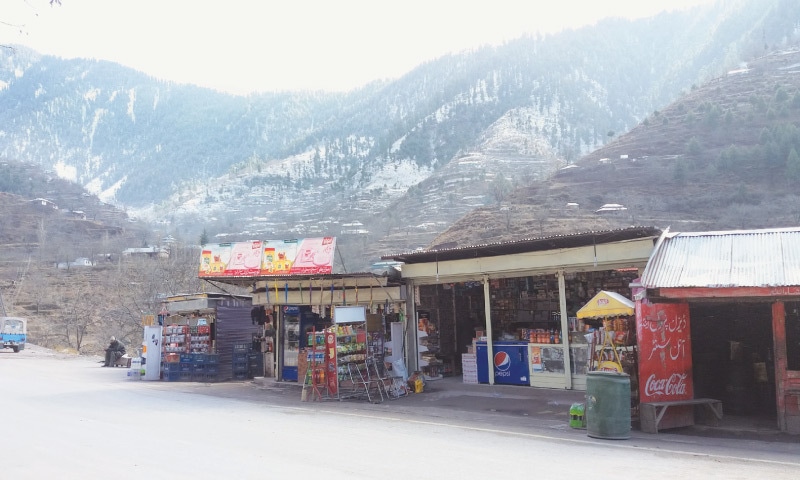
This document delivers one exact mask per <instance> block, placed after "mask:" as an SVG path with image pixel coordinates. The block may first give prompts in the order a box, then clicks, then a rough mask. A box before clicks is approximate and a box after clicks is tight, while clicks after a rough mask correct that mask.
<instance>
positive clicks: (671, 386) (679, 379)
mask: <svg viewBox="0 0 800 480" xmlns="http://www.w3.org/2000/svg"><path fill="white" fill-rule="evenodd" d="M687 376H688V375H686V374H685V373H673V374H672V375H670V376H669V377H668V378H663V377H662V378H659V377H656V375H655V374H652V375H650V376H649V377H647V381H646V382H645V383H644V392H643V393H644V395H646V396H647V397H650V398H652V397H656V396H661V395H663V396H666V397H671V398H677V397H679V396H684V395H686V377H687Z"/></svg>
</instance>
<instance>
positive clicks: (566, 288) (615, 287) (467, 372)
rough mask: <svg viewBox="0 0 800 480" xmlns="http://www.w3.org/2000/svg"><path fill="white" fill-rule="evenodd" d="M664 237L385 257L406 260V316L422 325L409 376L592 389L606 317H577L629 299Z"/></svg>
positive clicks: (633, 234) (649, 231)
mask: <svg viewBox="0 0 800 480" xmlns="http://www.w3.org/2000/svg"><path fill="white" fill-rule="evenodd" d="M660 233H661V230H659V229H656V228H653V227H631V228H626V229H620V230H609V231H595V232H583V233H576V234H569V235H559V236H552V237H542V238H532V239H525V240H519V241H513V242H503V243H494V244H487V245H478V246H468V247H458V248H447V249H433V250H428V251H424V252H413V253H406V254H395V255H387V256H384V257H382V258H383V259H384V260H394V261H399V262H403V268H402V276H403V280H405V282H406V288H407V290H408V292H409V293H408V302H407V304H406V306H407V311H408V315H409V316H410V317H411V318H413V319H414V321H415V323H416V325H417V329H416V332H414V334H412V335H411V336H409V339H408V340H409V342H408V344H409V355H408V363H409V365H408V367H409V371H415V370H420V371H422V372H423V373H424V374H425V376H426V378H428V379H435V378H439V377H441V376H446V375H458V374H461V375H463V378H464V381H465V382H469V383H488V384H494V383H501V384H512V385H528V386H535V387H547V388H566V389H578V390H583V389H585V388H586V373H587V371H589V370H590V369H593V368H597V363H598V362H597V359H598V357H597V356H596V355H595V350H597V349H600V350H602V348H603V346H602V342H601V343H597V344H595V345H592V344H591V340H590V339H589V338H587V336H588V337H592V336H593V335H595V333H594V332H595V331H600V329H601V328H603V318H589V317H587V318H578V315H577V313H578V311H579V310H580V309H581V308H582V307H584V306H585V305H586V304H587V302H590V300H592V299H593V298H594V297H595V296H596V295H598V294H600V293H601V292H606V293H607V294H608V293H609V292H610V294H613V295H614V296H615V298H616V295H619V296H620V298H623V299H628V298H631V290H630V284H631V283H632V282H634V280H636V279H637V278H638V277H639V272H640V270H641V269H643V268H644V267H645V265H646V263H647V259H648V258H649V256H650V254H651V252H652V250H653V244H654V242H655V240H656V239H657V238H658V236H659V235H660ZM631 313H632V312H631ZM624 324H625V325H624V326H625V332H626V333H625V338H624V342H623V343H625V345H622V344H619V345H615V346H614V347H613V348H616V349H619V350H623V349H627V348H631V345H628V344H629V343H632V341H633V340H632V339H635V334H633V331H632V322H630V321H625V322H624ZM617 326H618V327H619V328H620V329H621V328H622V321H621V320H620V321H619V322H618V324H617ZM609 331H610V330H609ZM587 334H588V335H587ZM621 334H622V333H621ZM598 346H599V347H598ZM607 353H611V352H610V351H608V352H607ZM617 354H620V355H622V354H624V352H622V351H618V352H617ZM611 355H612V357H614V354H613V353H611ZM632 355H633V356H634V357H635V351H634V352H633V353H632ZM621 363H622V362H621Z"/></svg>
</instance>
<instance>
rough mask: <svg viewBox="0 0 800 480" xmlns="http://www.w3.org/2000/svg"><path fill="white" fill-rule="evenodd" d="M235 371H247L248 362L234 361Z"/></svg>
mask: <svg viewBox="0 0 800 480" xmlns="http://www.w3.org/2000/svg"><path fill="white" fill-rule="evenodd" d="M233 373H247V364H246V363H234V364H233Z"/></svg>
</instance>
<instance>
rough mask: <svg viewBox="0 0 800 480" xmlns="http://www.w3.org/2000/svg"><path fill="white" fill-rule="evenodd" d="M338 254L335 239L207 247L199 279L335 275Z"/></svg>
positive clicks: (260, 242) (264, 241)
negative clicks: (335, 262) (334, 265)
mask: <svg viewBox="0 0 800 480" xmlns="http://www.w3.org/2000/svg"><path fill="white" fill-rule="evenodd" d="M335 251H336V238H335V237H320V238H301V239H297V240H252V241H249V242H236V243H220V244H214V245H206V246H204V247H203V251H202V254H201V257H200V270H199V276H200V277H256V276H264V275H317V274H323V275H325V274H330V273H332V272H333V258H334V253H335Z"/></svg>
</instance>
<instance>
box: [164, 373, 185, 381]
mask: <svg viewBox="0 0 800 480" xmlns="http://www.w3.org/2000/svg"><path fill="white" fill-rule="evenodd" d="M180 379H181V372H166V373H165V374H164V380H166V381H168V382H177V381H179V380H180Z"/></svg>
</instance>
